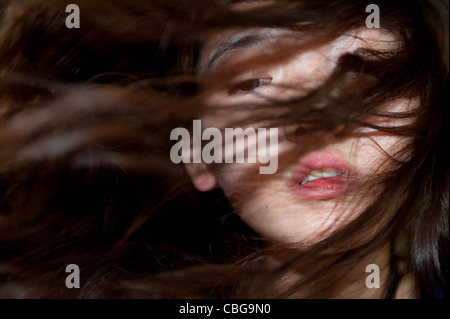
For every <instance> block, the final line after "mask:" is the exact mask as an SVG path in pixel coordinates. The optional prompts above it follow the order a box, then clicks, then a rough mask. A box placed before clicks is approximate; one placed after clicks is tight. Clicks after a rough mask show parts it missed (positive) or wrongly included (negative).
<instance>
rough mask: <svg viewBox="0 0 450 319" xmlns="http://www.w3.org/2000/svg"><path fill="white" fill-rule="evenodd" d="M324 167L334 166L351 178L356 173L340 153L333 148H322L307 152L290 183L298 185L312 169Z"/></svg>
mask: <svg viewBox="0 0 450 319" xmlns="http://www.w3.org/2000/svg"><path fill="white" fill-rule="evenodd" d="M325 168H334V169H336V170H338V171H340V172H342V173H343V174H345V175H346V176H347V179H353V178H354V176H355V175H356V171H355V170H354V169H352V168H351V167H350V164H349V163H348V162H347V161H346V160H345V159H344V157H343V156H342V155H341V154H339V153H338V152H337V151H334V150H323V151H316V152H312V153H309V154H307V155H305V156H304V157H303V158H302V159H301V160H300V164H299V165H298V167H297V169H296V171H295V173H294V177H293V181H292V183H293V185H298V184H300V183H301V182H302V181H303V179H304V178H305V177H306V176H308V174H309V173H311V172H312V171H314V170H320V169H325ZM345 175H344V176H345Z"/></svg>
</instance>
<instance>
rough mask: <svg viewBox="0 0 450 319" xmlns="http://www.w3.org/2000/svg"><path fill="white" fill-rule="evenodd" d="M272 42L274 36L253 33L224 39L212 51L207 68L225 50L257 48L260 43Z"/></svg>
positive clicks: (210, 66)
mask: <svg viewBox="0 0 450 319" xmlns="http://www.w3.org/2000/svg"><path fill="white" fill-rule="evenodd" d="M273 42H274V38H273V37H271V36H269V35H267V34H253V35H243V36H237V37H234V38H231V39H228V40H227V41H225V42H224V43H223V44H222V45H221V46H220V47H219V48H218V49H217V51H216V52H215V53H214V55H213V56H212V58H211V59H210V60H209V63H208V67H207V69H210V68H212V67H213V66H214V64H215V63H216V62H217V61H218V60H219V59H220V58H221V57H222V56H223V55H224V54H225V53H227V52H230V51H232V50H236V49H239V48H257V47H259V46H261V45H262V44H270V43H273Z"/></svg>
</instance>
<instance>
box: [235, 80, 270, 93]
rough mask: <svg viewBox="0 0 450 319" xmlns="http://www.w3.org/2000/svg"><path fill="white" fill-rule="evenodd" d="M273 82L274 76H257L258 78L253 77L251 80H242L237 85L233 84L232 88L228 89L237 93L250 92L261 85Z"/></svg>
mask: <svg viewBox="0 0 450 319" xmlns="http://www.w3.org/2000/svg"><path fill="white" fill-rule="evenodd" d="M270 82H272V78H257V79H251V80H245V81H242V82H239V83H238V84H236V85H235V86H233V87H232V88H231V89H229V90H228V94H230V95H235V94H249V93H252V92H254V91H256V90H257V89H259V88H260V87H262V86H264V85H267V84H269V83H270Z"/></svg>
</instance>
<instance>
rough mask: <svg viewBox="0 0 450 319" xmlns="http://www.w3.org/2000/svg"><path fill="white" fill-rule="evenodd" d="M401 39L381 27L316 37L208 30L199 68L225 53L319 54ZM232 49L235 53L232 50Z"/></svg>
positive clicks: (379, 46)
mask: <svg viewBox="0 0 450 319" xmlns="http://www.w3.org/2000/svg"><path fill="white" fill-rule="evenodd" d="M399 45H400V42H399V41H398V40H397V39H396V37H395V36H394V35H393V34H392V33H391V32H387V31H385V30H382V29H367V28H361V29H357V30H352V31H349V32H348V33H346V34H342V35H335V36H329V37H327V36H321V37H318V36H316V35H315V34H312V33H306V32H302V31H298V30H295V31H294V30H289V29H281V28H248V29H230V30H225V31H220V32H217V33H215V34H211V35H209V36H208V37H206V38H205V39H204V42H203V46H202V49H201V51H200V60H199V65H198V68H199V72H200V73H205V72H207V71H208V69H209V68H210V67H211V66H212V65H213V64H216V63H220V60H221V59H222V58H224V57H226V56H229V55H231V56H239V55H242V53H243V52H245V53H251V54H252V55H256V56H258V55H268V54H270V53H271V52H272V53H275V52H276V53H277V54H282V53H283V52H284V53H289V54H291V55H294V54H302V53H306V52H312V51H316V52H318V53H321V54H331V55H342V54H345V53H350V52H353V51H355V50H357V49H360V48H366V49H375V50H381V51H384V50H391V49H393V48H396V47H398V46H399ZM233 53H234V54H233Z"/></svg>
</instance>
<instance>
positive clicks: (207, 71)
mask: <svg viewBox="0 0 450 319" xmlns="http://www.w3.org/2000/svg"><path fill="white" fill-rule="evenodd" d="M254 34H266V35H270V37H271V40H270V41H268V43H261V44H258V45H257V46H254V47H241V48H237V49H234V50H232V51H229V52H226V53H224V54H223V55H222V56H220V57H219V58H217V59H216V61H215V62H214V64H213V65H212V66H210V67H208V65H209V63H210V62H209V61H210V59H211V58H212V57H213V56H214V54H215V52H216V50H217V49H218V48H219V47H220V45H221V44H223V43H224V42H225V41H227V40H229V39H230V38H233V37H236V36H241V35H254ZM355 36H356V37H355ZM299 39H300V40H299ZM307 40H308V38H307V36H303V37H302V36H301V35H299V34H298V33H294V32H293V31H285V30H277V29H249V30H231V31H225V32H222V33H219V34H215V35H214V36H211V37H210V38H208V39H206V41H205V44H204V47H203V51H202V53H201V56H200V62H199V73H200V74H201V75H202V76H204V77H205V78H206V79H207V80H206V81H205V82H206V83H207V85H205V87H204V90H203V92H204V94H205V95H206V96H207V97H208V101H209V102H210V104H211V105H214V106H216V107H217V109H216V110H215V111H216V113H214V114H209V115H208V114H207V115H205V116H204V117H203V118H202V124H203V127H204V128H205V127H217V128H225V127H231V126H229V125H230V123H231V122H232V121H233V120H239V119H240V118H245V117H247V116H249V114H251V113H249V112H251V111H239V112H234V111H233V112H228V113H227V112H226V110H227V107H228V106H232V105H235V104H240V103H249V104H251V103H258V102H262V101H264V98H267V97H268V98H276V99H278V100H284V99H290V98H294V97H299V96H303V95H306V94H307V93H308V92H309V91H311V90H312V89H314V88H317V87H319V86H320V85H321V84H322V83H323V82H324V81H325V80H326V78H327V77H328V76H329V75H330V74H331V72H332V71H333V70H334V68H335V66H336V62H337V60H338V58H339V57H340V56H341V55H342V54H344V53H348V52H354V51H355V50H357V49H360V48H374V49H377V50H389V49H392V48H395V47H396V46H398V45H399V43H398V42H397V41H396V39H395V37H394V36H393V35H392V34H389V33H387V32H384V31H382V30H380V29H365V28H364V29H362V30H355V31H354V32H352V33H349V34H347V35H344V36H341V37H339V38H337V39H335V40H333V41H331V42H328V43H318V44H317V45H314V46H312V47H308V46H305V43H304V41H306V42H307ZM252 79H270V80H264V81H266V82H267V83H266V82H264V81H262V82H261V83H258V84H257V85H248V84H246V85H242V83H243V81H244V82H245V81H247V80H252ZM224 82H225V83H231V84H229V85H223V83H224ZM294 87H295V89H294ZM249 88H250V89H249ZM415 105H416V104H415V101H409V100H397V101H396V102H395V103H393V104H389V105H385V106H384V110H385V111H389V112H403V111H408V110H411V108H413V107H414V106H415ZM222 108H223V109H224V110H225V111H222ZM222 112H224V113H222ZM224 115H226V116H224ZM371 121H372V122H373V123H377V124H383V125H385V126H386V125H390V126H397V125H403V124H405V120H395V121H393V120H386V119H380V118H373V119H371ZM248 126H249V127H254V128H257V127H265V126H264V123H254V124H252V125H248ZM241 127H243V126H241ZM243 128H244V129H245V126H244V127H243ZM289 129H290V128H280V129H279V132H280V133H279V143H278V147H279V156H278V159H279V165H278V170H277V172H276V173H275V174H273V175H262V174H259V173H258V167H259V166H260V164H259V163H256V164H249V163H244V164H237V163H233V164H221V165H206V164H204V163H202V164H185V165H186V169H187V171H188V173H189V175H190V176H191V179H192V182H193V184H194V186H195V187H196V188H197V189H198V190H199V191H208V190H210V189H212V188H213V187H221V188H222V189H223V191H224V192H225V194H226V195H227V197H228V199H229V201H230V203H231V204H232V206H233V207H234V208H235V209H236V211H237V212H238V214H239V215H240V216H241V218H242V219H243V220H244V221H245V222H246V223H247V224H248V225H249V226H250V227H252V228H253V229H254V230H255V231H257V232H258V233H259V234H260V235H261V237H262V238H264V239H265V240H267V242H268V244H274V243H275V244H278V243H281V244H297V245H299V246H301V247H307V246H310V245H312V244H314V243H317V242H318V241H319V240H321V239H323V238H325V237H327V236H329V235H330V234H331V233H332V232H333V231H335V230H336V229H339V228H341V227H343V226H344V225H345V224H347V223H348V222H349V221H351V220H352V219H354V218H355V217H356V216H357V215H358V214H359V213H361V212H362V211H363V210H364V209H365V208H366V207H367V206H368V205H369V204H370V202H371V201H373V200H374V199H375V198H376V195H377V193H378V192H377V191H376V190H373V189H371V190H370V191H369V190H367V189H365V188H364V187H363V182H362V181H364V180H370V179H371V178H373V176H374V175H376V174H377V173H378V172H385V171H387V170H389V169H392V162H391V161H389V156H392V157H394V158H396V159H397V160H400V161H403V160H406V158H405V156H406V155H405V156H403V157H399V156H398V155H397V152H398V151H399V150H401V149H403V148H404V147H405V146H406V145H407V144H408V142H409V140H408V139H405V138H404V137H399V136H395V135H393V134H387V133H380V132H375V131H371V130H369V129H365V128H364V129H363V128H352V129H351V132H350V133H349V132H348V130H347V131H346V133H345V134H344V133H343V131H342V128H337V129H335V130H333V131H330V132H321V133H320V134H311V135H308V134H305V135H304V136H302V137H300V139H298V140H296V141H295V142H294V141H291V140H289V139H288V138H287V137H286V136H285V135H284V133H283V132H288V131H289ZM347 129H348V128H347ZM321 151H330V152H334V153H336V154H338V155H339V156H340V157H342V158H343V159H345V161H347V163H348V164H349V165H350V167H351V168H352V169H353V170H355V171H357V172H358V175H359V176H360V183H361V184H360V185H359V187H356V189H358V191H357V192H348V193H345V194H344V195H342V196H339V197H337V198H331V199H326V200H304V199H302V198H300V197H299V196H298V195H297V194H295V193H294V192H292V190H291V189H290V183H291V182H292V178H293V176H294V174H295V171H296V168H297V167H298V163H299V162H300V161H301V160H302V158H303V157H304V156H305V155H308V154H311V153H314V152H321ZM388 155H389V156H388ZM384 222H388V220H385V221H380V226H381V225H382V224H383V223H384ZM376 231H377V229H374V233H376ZM371 235H373V234H367V238H363V239H361V240H370V237H371ZM389 250H390V247H384V248H383V249H382V250H381V251H379V252H376V253H375V254H372V255H371V256H369V257H368V259H367V260H364V261H362V262H361V264H360V266H359V267H356V268H355V271H354V272H351V273H349V275H348V277H346V278H344V279H343V280H342V284H341V286H342V287H343V289H342V292H341V296H342V297H352V296H359V297H362V298H372V297H375V298H377V297H380V295H379V290H378V289H367V288H366V287H365V285H364V280H361V278H364V279H365V278H366V276H367V275H368V274H366V273H365V272H364V270H365V266H366V265H368V264H371V263H375V264H378V265H380V269H381V274H382V278H381V282H382V283H384V282H385V280H386V277H385V276H384V275H383V274H388V273H389V272H388V271H386V270H388V268H389V256H390V254H389V253H388V252H389ZM355 280H356V282H359V283H360V284H357V285H356V286H355V285H354V284H350V283H352V282H355ZM405 280H406V281H405V283H402V284H401V287H400V288H399V289H400V290H399V291H398V293H397V297H405V296H408V297H411V296H412V295H411V294H409V295H408V293H407V292H405V291H409V292H410V291H411V289H407V288H408V287H409V288H411V287H412V284H411V280H408V279H405Z"/></svg>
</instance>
